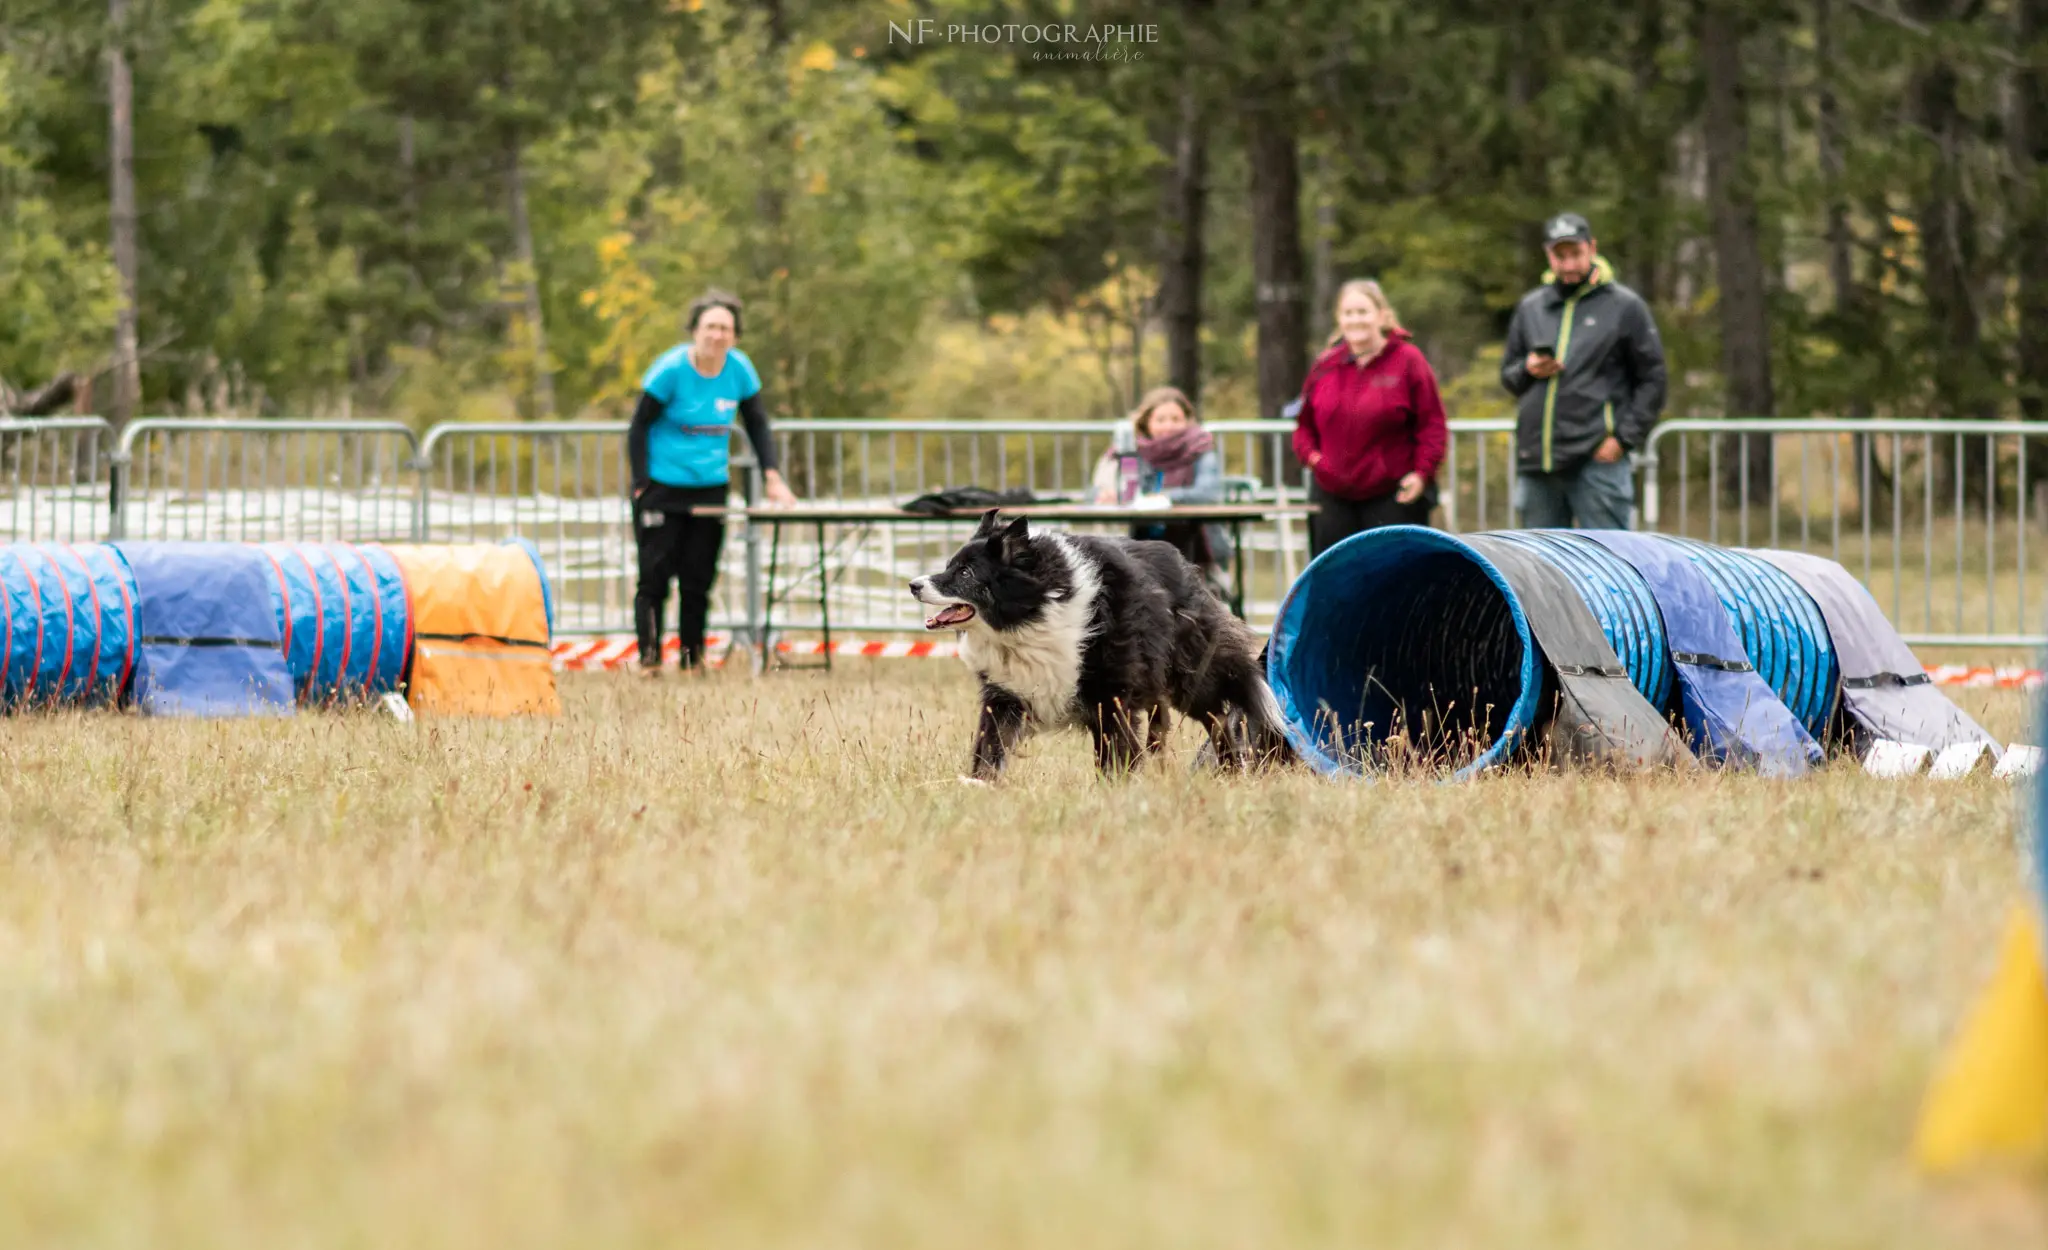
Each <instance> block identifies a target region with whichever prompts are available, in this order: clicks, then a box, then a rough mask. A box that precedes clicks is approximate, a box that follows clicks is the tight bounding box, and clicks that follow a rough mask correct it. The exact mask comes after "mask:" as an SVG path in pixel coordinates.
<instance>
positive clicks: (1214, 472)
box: [1160, 449, 1223, 503]
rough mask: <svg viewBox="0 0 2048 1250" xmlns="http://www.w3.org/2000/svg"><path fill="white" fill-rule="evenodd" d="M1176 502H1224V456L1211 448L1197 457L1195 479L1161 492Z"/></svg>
mask: <svg viewBox="0 0 2048 1250" xmlns="http://www.w3.org/2000/svg"><path fill="white" fill-rule="evenodd" d="M1160 493H1161V494H1163V495H1165V496H1166V497H1167V498H1168V499H1171V500H1172V501H1173V502H1175V503H1221V502H1223V458H1222V457H1221V456H1219V455H1217V454H1216V452H1215V451H1214V450H1213V449H1211V450H1209V451H1205V452H1203V453H1202V454H1201V455H1200V456H1198V457H1196V458H1195V480H1194V481H1192V482H1190V483H1188V484H1187V485H1186V486H1169V487H1167V488H1166V489H1165V490H1163V491H1161V492H1160Z"/></svg>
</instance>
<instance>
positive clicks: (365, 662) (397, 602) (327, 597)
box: [255, 542, 412, 704]
mask: <svg viewBox="0 0 2048 1250" xmlns="http://www.w3.org/2000/svg"><path fill="white" fill-rule="evenodd" d="M255 550H258V551H259V552H260V554H261V555H262V557H263V558H264V559H265V560H266V561H267V563H268V564H269V567H270V574H271V576H270V579H269V592H268V600H269V603H270V606H271V609H272V611H273V612H274V613H275V615H276V618H277V622H278V632H279V636H280V639H281V642H282V645H283V647H284V656H285V664H286V666H287V667H288V668H289V669H290V671H291V675H292V681H293V685H294V687H295V688H296V690H297V691H298V698H299V702H301V703H308V704H314V703H326V702H331V701H335V700H348V699H360V698H366V697H369V696H372V695H376V694H381V693H383V692H385V691H389V690H397V689H399V688H401V686H402V684H403V683H404V681H405V671H406V666H407V664H408V663H409V662H410V660H411V656H412V610H411V599H410V596H409V595H408V594H407V591H406V585H405V575H404V574H403V573H402V572H401V571H400V570H399V567H398V564H397V562H396V561H394V560H393V559H392V558H391V555H390V553H389V552H386V551H384V550H383V549H382V548H380V547H375V546H366V545H358V544H353V543H283V542H278V543H264V544H262V546H261V547H260V548H256V549H255Z"/></svg>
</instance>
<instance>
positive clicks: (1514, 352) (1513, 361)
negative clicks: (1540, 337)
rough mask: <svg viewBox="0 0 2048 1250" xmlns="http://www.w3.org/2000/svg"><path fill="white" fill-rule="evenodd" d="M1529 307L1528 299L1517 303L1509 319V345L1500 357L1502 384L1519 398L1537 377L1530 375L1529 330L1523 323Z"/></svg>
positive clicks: (1534, 382) (1532, 384)
mask: <svg viewBox="0 0 2048 1250" xmlns="http://www.w3.org/2000/svg"><path fill="white" fill-rule="evenodd" d="M1528 309H1529V301H1527V300H1523V301H1522V302H1521V303H1519V304H1517V305H1515V315H1514V316H1513V317H1512V318H1510V319H1509V321H1508V342H1507V346H1506V347H1505V348H1504V349H1503V350H1502V352H1501V357H1500V384H1501V385H1502V386H1504V387H1506V388H1507V392H1508V394H1510V395H1513V396H1514V397H1515V398H1517V399H1520V398H1521V397H1522V392H1524V391H1526V390H1528V389H1529V388H1530V387H1532V386H1534V385H1536V379H1535V378H1532V377H1530V376H1529V332H1528V330H1527V329H1525V328H1524V327H1523V325H1522V320H1523V315H1524V314H1525V313H1527V311H1528Z"/></svg>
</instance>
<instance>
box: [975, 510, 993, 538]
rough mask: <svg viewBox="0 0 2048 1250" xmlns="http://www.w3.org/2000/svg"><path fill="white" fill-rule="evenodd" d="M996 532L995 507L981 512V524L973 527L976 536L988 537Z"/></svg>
mask: <svg viewBox="0 0 2048 1250" xmlns="http://www.w3.org/2000/svg"><path fill="white" fill-rule="evenodd" d="M995 532H996V509H994V508H990V509H989V510H988V511H987V512H984V513H982V514H981V524H979V525H977V526H975V527H974V536H975V537H976V538H990V537H993V536H994V535H995Z"/></svg>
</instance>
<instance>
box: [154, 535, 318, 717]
mask: <svg viewBox="0 0 2048 1250" xmlns="http://www.w3.org/2000/svg"><path fill="white" fill-rule="evenodd" d="M118 546H119V548H120V552H121V555H122V556H123V558H125V559H126V560H127V562H128V567H129V568H130V569H131V570H133V572H134V575H135V587H136V602H137V605H138V606H137V613H136V616H137V621H138V626H139V633H140V635H141V645H140V646H139V647H138V648H137V654H136V662H135V678H134V686H133V688H132V693H131V701H132V702H133V703H134V705H135V706H136V707H138V708H140V709H141V710H142V711H143V712H145V713H148V714H150V715H154V716H266V715H267V716H288V715H290V714H291V712H292V702H293V700H292V679H291V673H290V672H289V671H288V670H287V669H286V667H285V661H284V642H283V634H282V632H281V630H280V628H279V625H278V619H277V613H276V611H275V610H274V609H273V608H272V606H271V600H270V586H271V571H270V569H271V566H270V562H269V561H268V560H267V559H265V558H264V556H263V553H262V552H260V551H257V550H256V549H255V548H254V547H250V546H248V545H246V544H244V543H121V544H118Z"/></svg>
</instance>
